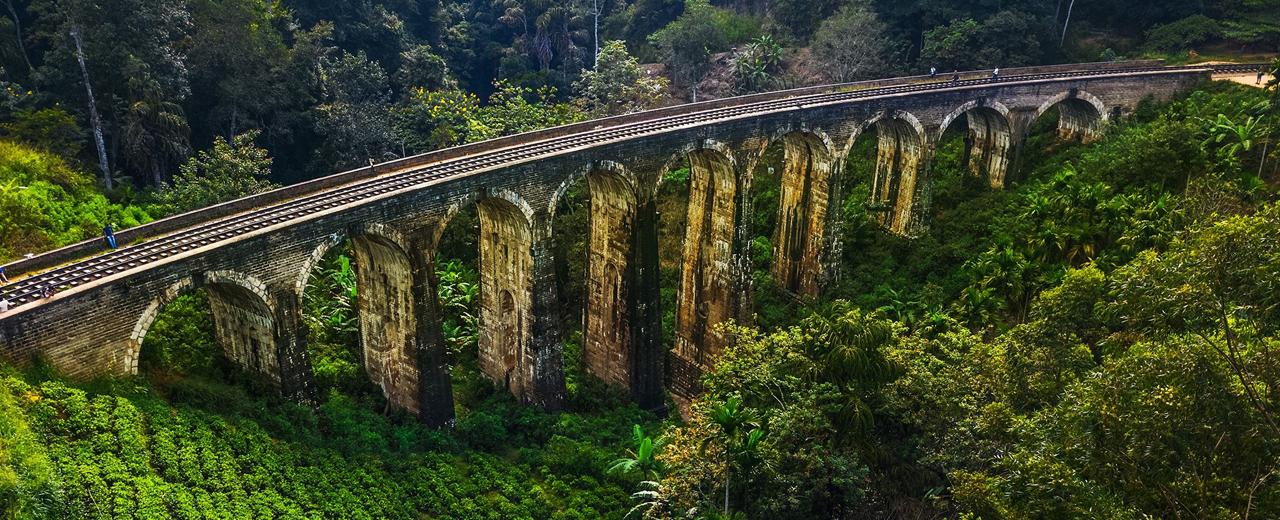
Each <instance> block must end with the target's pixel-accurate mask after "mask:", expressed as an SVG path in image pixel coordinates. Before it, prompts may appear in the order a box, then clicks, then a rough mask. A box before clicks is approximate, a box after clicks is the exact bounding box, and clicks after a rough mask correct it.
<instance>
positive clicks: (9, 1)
mask: <svg viewBox="0 0 1280 520" xmlns="http://www.w3.org/2000/svg"><path fill="white" fill-rule="evenodd" d="M4 6H5V7H8V8H9V14H11V15H13V29H14V30H15V31H17V33H18V50H19V51H21V52H22V61H25V62H26V63H27V70H29V71H34V70H36V68H35V67H32V66H31V58H28V57H27V45H26V44H25V43H23V42H22V21H20V20H18V12H17V11H15V10H14V9H13V0H4Z"/></svg>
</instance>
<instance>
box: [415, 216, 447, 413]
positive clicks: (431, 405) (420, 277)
mask: <svg viewBox="0 0 1280 520" xmlns="http://www.w3.org/2000/svg"><path fill="white" fill-rule="evenodd" d="M433 237H434V233H431V234H425V233H417V234H415V235H414V236H412V237H410V238H409V244H408V245H409V264H410V265H411V266H412V268H413V269H412V283H413V290H412V294H413V313H414V320H413V321H414V324H415V326H416V329H415V335H416V337H417V361H418V362H417V366H416V368H417V372H418V382H417V383H418V385H417V386H418V395H417V405H418V421H419V422H421V423H423V424H426V425H428V426H433V427H442V426H451V425H452V424H453V421H454V414H453V377H452V376H451V375H450V374H449V347H448V345H447V344H446V343H445V340H444V314H443V313H442V312H441V310H440V297H439V294H440V292H439V287H440V280H439V275H437V274H436V249H435V240H434V239H433Z"/></svg>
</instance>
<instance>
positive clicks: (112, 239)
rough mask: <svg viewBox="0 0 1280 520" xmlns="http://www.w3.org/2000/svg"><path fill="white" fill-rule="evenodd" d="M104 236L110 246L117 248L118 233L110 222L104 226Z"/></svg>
mask: <svg viewBox="0 0 1280 520" xmlns="http://www.w3.org/2000/svg"><path fill="white" fill-rule="evenodd" d="M102 238H104V239H106V240H107V246H109V247H110V248H111V249H115V248H116V234H115V231H114V230H112V229H111V224H110V223H108V224H107V225H105V226H102Z"/></svg>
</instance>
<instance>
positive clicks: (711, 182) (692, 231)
mask: <svg viewBox="0 0 1280 520" xmlns="http://www.w3.org/2000/svg"><path fill="white" fill-rule="evenodd" d="M689 166H690V175H689V183H690V185H689V186H690V187H689V210H688V219H687V220H686V223H685V226H686V227H685V238H684V253H683V266H682V267H681V277H680V296H679V300H678V303H677V309H676V349H675V350H676V355H678V356H681V357H683V358H684V359H686V360H688V361H690V362H693V363H695V364H697V365H700V366H703V367H709V366H711V365H712V364H713V363H714V362H715V360H716V359H718V358H719V357H720V354H721V353H722V352H723V351H724V348H725V346H726V344H727V338H726V337H725V336H724V335H723V334H720V333H718V332H716V330H715V326H716V325H717V324H719V323H721V322H725V321H728V320H730V319H737V320H738V321H739V323H748V322H749V321H750V319H751V314H750V313H751V309H750V306H751V303H750V300H751V296H750V293H751V284H750V269H751V266H750V258H749V257H747V255H746V254H745V252H744V251H742V248H743V245H744V240H745V238H744V236H745V235H746V232H745V230H744V226H743V224H742V223H743V217H742V212H743V211H744V210H743V204H742V201H741V200H740V198H743V197H742V194H743V193H745V192H746V190H744V189H741V187H740V185H739V179H740V178H742V177H743V176H739V175H737V172H735V170H734V168H735V165H734V163H733V162H732V161H731V160H730V159H729V158H728V157H726V156H724V155H723V154H721V153H719V152H716V151H714V150H706V149H701V150H695V151H694V152H692V153H690V154H689Z"/></svg>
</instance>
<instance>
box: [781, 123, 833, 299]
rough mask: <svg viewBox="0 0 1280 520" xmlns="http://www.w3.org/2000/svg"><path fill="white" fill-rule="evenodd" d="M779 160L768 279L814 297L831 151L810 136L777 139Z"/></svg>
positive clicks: (796, 134) (797, 134)
mask: <svg viewBox="0 0 1280 520" xmlns="http://www.w3.org/2000/svg"><path fill="white" fill-rule="evenodd" d="M783 143H784V154H785V155H784V163H783V170H782V187H781V193H780V194H779V202H778V221H777V227H776V228H775V229H774V230H773V266H772V272H773V279H774V282H775V283H777V284H778V286H779V287H781V288H782V289H784V290H786V291H790V292H792V293H795V294H799V295H802V296H817V295H818V291H819V283H820V279H821V277H820V274H821V273H822V265H821V263H822V261H823V254H822V249H823V246H824V243H825V242H824V238H825V234H826V232H827V206H828V204H829V203H830V196H831V175H832V172H833V169H834V168H833V164H832V154H831V151H830V150H829V149H828V146H827V144H826V143H824V142H823V141H822V140H821V139H819V138H818V137H817V136H815V135H813V134H809V133H806V132H791V133H788V134H787V135H786V136H784V137H783Z"/></svg>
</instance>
